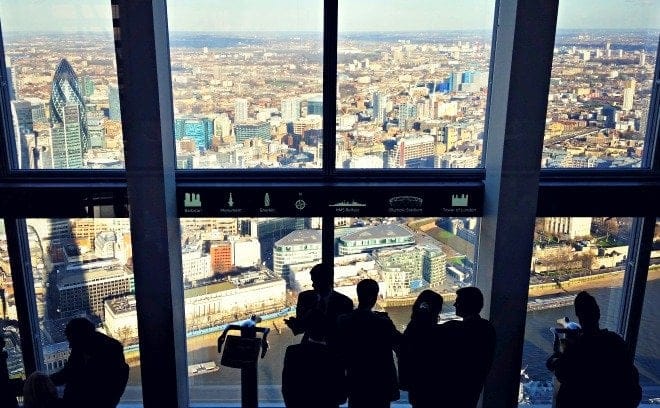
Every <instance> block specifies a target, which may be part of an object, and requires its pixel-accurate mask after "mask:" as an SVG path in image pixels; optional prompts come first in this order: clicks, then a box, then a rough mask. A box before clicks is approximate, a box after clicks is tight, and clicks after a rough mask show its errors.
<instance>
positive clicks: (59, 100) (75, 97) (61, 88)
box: [50, 59, 89, 152]
mask: <svg viewBox="0 0 660 408" xmlns="http://www.w3.org/2000/svg"><path fill="white" fill-rule="evenodd" d="M67 105H77V106H78V112H79V115H80V116H79V120H80V134H81V138H82V140H81V146H82V150H83V152H85V151H87V149H89V135H88V132H87V114H86V111H85V101H84V99H83V93H82V92H81V89H80V83H79V82H78V77H77V76H76V73H75V72H74V70H73V68H72V67H71V64H69V61H67V60H66V59H62V60H61V61H60V62H59V64H57V68H56V69H55V75H54V76H53V85H52V89H51V95H50V122H51V125H53V126H58V125H64V122H65V121H64V107H65V106H67Z"/></svg>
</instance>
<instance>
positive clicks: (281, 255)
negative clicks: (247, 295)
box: [273, 229, 321, 280]
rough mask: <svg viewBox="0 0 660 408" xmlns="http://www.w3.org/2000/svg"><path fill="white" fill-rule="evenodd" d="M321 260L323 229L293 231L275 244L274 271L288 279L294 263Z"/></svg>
mask: <svg viewBox="0 0 660 408" xmlns="http://www.w3.org/2000/svg"><path fill="white" fill-rule="evenodd" d="M320 260H321V230H312V229H304V230H298V231H293V232H292V233H290V234H289V235H287V236H286V237H284V238H282V239H280V240H279V241H277V242H275V245H274V246H273V272H275V275H276V276H281V277H283V278H284V279H287V280H288V276H289V272H290V267H291V266H292V265H298V264H306V263H312V262H317V261H320Z"/></svg>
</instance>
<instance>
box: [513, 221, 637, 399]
mask: <svg viewBox="0 0 660 408" xmlns="http://www.w3.org/2000/svg"><path fill="white" fill-rule="evenodd" d="M631 223H632V219H631V218H619V217H548V218H538V219H537V221H536V227H535V235H534V236H535V238H534V251H533V254H532V264H531V266H530V274H531V277H530V286H529V303H528V305H527V320H526V328H525V344H524V349H523V367H522V371H521V382H520V396H519V402H520V403H532V404H548V405H549V404H550V403H551V402H552V398H553V391H554V387H553V377H552V373H551V372H550V371H548V370H547V368H546V367H545V362H546V359H547V358H548V357H549V356H550V355H551V354H552V352H553V340H554V334H553V333H552V332H551V330H550V329H551V328H555V327H558V325H560V324H563V323H561V322H560V321H563V320H564V318H566V317H568V319H569V320H570V321H574V322H577V321H578V319H577V317H576V316H575V311H574V307H573V301H574V299H575V296H576V295H577V293H578V292H580V291H583V290H586V291H587V292H589V293H590V294H591V295H593V296H594V297H595V298H596V300H597V302H598V304H599V306H600V310H601V319H600V326H601V328H605V329H609V330H613V331H616V330H617V328H618V323H619V319H620V316H619V307H620V304H621V286H622V284H623V276H624V273H625V267H626V263H627V259H628V245H629V233H630V227H631Z"/></svg>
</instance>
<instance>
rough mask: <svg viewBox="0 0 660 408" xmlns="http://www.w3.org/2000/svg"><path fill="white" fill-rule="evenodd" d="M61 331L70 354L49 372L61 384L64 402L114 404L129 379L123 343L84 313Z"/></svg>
mask: <svg viewBox="0 0 660 408" xmlns="http://www.w3.org/2000/svg"><path fill="white" fill-rule="evenodd" d="M64 334H65V335H66V338H67V340H68V341H69V348H70V349H71V354H70V355H69V359H68V360H67V362H66V364H65V365H64V367H63V368H62V369H61V370H60V371H58V372H56V373H54V374H52V375H51V376H50V378H51V380H52V381H53V383H55V385H64V395H63V398H62V399H63V406H65V407H67V408H89V407H95V408H115V407H116V406H117V404H118V403H119V399H120V398H121V396H122V394H123V393H124V389H125V388H126V383H127V382H128V371H129V368H128V364H126V361H125V359H124V347H123V346H122V345H121V343H120V342H119V341H117V340H115V339H113V338H112V337H109V336H106V335H105V334H103V333H99V332H97V331H96V328H95V327H94V324H93V323H92V322H90V321H89V320H87V319H86V318H84V317H81V318H75V319H72V320H71V321H69V323H68V324H67V325H66V328H65V330H64Z"/></svg>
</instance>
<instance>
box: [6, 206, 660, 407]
mask: <svg viewBox="0 0 660 408" xmlns="http://www.w3.org/2000/svg"><path fill="white" fill-rule="evenodd" d="M630 223H631V219H629V218H609V217H607V218H604V217H600V218H591V217H580V218H575V217H573V218H571V217H552V218H544V219H538V222H537V225H536V234H535V247H534V253H533V258H532V264H531V265H530V274H531V278H530V306H529V310H530V312H529V313H530V318H531V319H532V320H534V314H533V313H535V311H536V310H541V311H543V310H547V309H556V308H558V307H566V306H569V305H570V302H572V299H573V296H574V295H573V296H565V295H566V293H567V292H568V293H570V292H572V291H574V290H576V288H579V287H581V286H580V285H585V284H586V285H591V286H589V287H593V288H598V287H601V286H602V287H607V286H614V287H617V286H620V285H621V281H622V279H623V271H624V267H625V263H626V259H627V255H628V240H629V236H628V235H629V231H630V227H631V225H630ZM27 225H28V230H27V236H28V241H29V244H30V255H31V264H32V265H33V279H34V284H35V288H34V289H35V294H36V305H37V310H38V314H39V325H40V329H41V342H42V349H43V354H44V365H45V367H46V369H47V371H48V372H54V371H56V370H57V369H59V368H61V367H62V366H63V364H64V363H65V361H66V359H67V357H68V352H69V350H68V343H67V342H66V338H65V337H64V334H63V329H64V326H65V324H66V322H67V321H68V320H69V319H70V318H72V317H76V316H81V315H82V316H86V317H88V318H89V319H91V320H93V321H94V322H95V323H96V324H97V326H98V328H99V329H100V330H103V331H104V332H106V333H107V334H109V335H111V336H113V337H115V338H117V339H118V340H120V341H121V342H122V343H123V344H124V347H125V350H126V355H127V359H128V360H129V362H130V363H131V365H132V366H133V368H134V369H138V368H139V353H138V348H137V347H138V327H137V311H136V302H135V295H134V291H135V285H134V281H133V273H132V262H131V253H132V247H131V238H130V225H129V220H128V219H125V218H114V219H111V218H107V219H28V220H27ZM321 228H322V225H321V221H320V219H317V218H181V246H182V268H183V269H182V274H181V279H182V282H183V285H184V300H185V318H186V320H185V321H186V331H187V335H188V339H189V343H188V352H189V363H190V364H191V367H192V368H193V369H191V370H190V372H189V375H190V376H191V379H192V378H193V377H194V384H198V383H200V381H201V384H202V386H201V389H203V388H204V386H206V385H208V384H209V383H208V381H211V382H212V383H219V384H223V379H222V377H217V375H218V373H217V370H218V366H217V363H216V362H215V361H216V358H217V355H216V354H215V353H217V351H214V348H213V346H212V345H213V344H214V342H215V339H216V338H217V336H218V334H219V333H220V331H221V330H222V329H223V328H224V327H225V326H226V325H227V324H231V323H234V322H240V321H242V320H244V319H248V318H249V317H250V316H251V315H254V314H256V315H259V316H263V317H264V318H265V323H264V324H267V325H269V326H270V327H271V328H272V329H275V330H276V332H277V333H278V335H277V336H276V339H275V340H274V344H278V342H283V341H293V338H292V336H291V335H290V334H289V333H288V331H287V330H286V328H285V326H284V324H283V322H282V320H281V319H282V318H283V317H285V316H287V315H289V314H290V313H293V312H294V310H295V309H294V306H295V302H296V298H297V294H298V293H299V292H300V291H302V290H306V289H310V288H311V279H310V276H309V270H310V269H311V267H312V266H313V265H315V264H317V263H319V262H320V261H321V256H322V255H321V254H322V250H321V249H322V248H321ZM334 230H335V251H334V253H335V258H334V279H335V290H337V291H339V292H341V293H344V294H346V295H347V296H349V297H351V298H353V299H354V301H356V284H357V282H359V281H360V280H361V279H364V278H367V277H369V278H372V279H375V280H376V281H377V282H378V283H379V286H380V298H379V302H378V307H379V308H382V309H383V310H386V311H388V312H390V313H391V314H392V316H393V318H394V319H395V323H396V324H397V326H398V327H399V329H400V330H403V329H404V328H405V323H406V322H407V318H408V314H407V313H406V312H405V310H407V308H408V307H409V305H410V304H412V302H413V300H414V299H415V297H416V295H417V294H418V293H419V292H420V291H421V290H423V289H432V290H435V291H437V292H439V293H441V294H442V295H443V297H445V302H446V303H447V306H446V309H445V310H444V313H443V315H442V318H443V319H451V318H456V317H455V315H453V308H452V307H451V306H449V305H451V303H452V301H451V299H452V296H453V293H454V292H455V291H456V289H458V288H460V287H463V286H468V285H471V284H473V283H474V281H473V278H474V276H473V272H474V262H475V259H474V256H475V244H476V242H477V239H478V231H479V218H447V217H426V218H391V217H390V218H383V217H372V218H335V225H334ZM658 231H660V227H659V228H658ZM657 243H658V244H659V245H660V236H658V237H657ZM0 256H1V262H0V272H1V275H0V277H1V278H2V282H1V283H2V289H3V297H4V299H3V310H2V312H3V316H6V317H7V318H13V319H15V318H16V317H17V315H16V309H15V302H14V297H13V289H12V285H11V274H10V266H9V258H8V253H7V244H6V237H5V236H4V233H3V234H0ZM658 263H660V248H658V249H657V250H654V252H653V254H652V262H651V264H652V265H654V266H652V270H650V271H649V279H657V278H658V277H660V276H658V275H659V274H658V272H660V271H659V270H658V269H656V267H657V264H658ZM557 294H560V295H562V296H563V297H561V296H560V297H557V296H554V295H557ZM564 298H567V299H568V301H567V302H565V300H566V299H564ZM535 302H536V303H535ZM278 324H279V326H278ZM545 324H546V325H551V324H552V322H551V321H550V322H546V323H545ZM8 339H9V340H8V341H10V344H11V345H12V347H9V348H8V350H9V352H10V359H9V362H10V370H11V372H12V375H21V372H22V365H21V355H20V346H19V344H20V343H19V342H18V335H17V333H14V334H13V335H12V336H10V337H9V338H8ZM281 351H282V350H279V351H278V350H275V349H274V348H273V349H272V350H271V353H275V354H273V356H274V357H272V359H271V360H270V361H271V362H264V364H263V365H265V366H266V367H269V368H270V369H271V370H269V372H270V371H277V370H276V369H273V367H271V365H273V364H274V365H275V367H277V365H278V364H281V362H280V361H277V356H279V353H281ZM214 356H215V357H214ZM280 357H281V356H280ZM200 366H201V367H205V369H204V370H202V372H201V373H200V372H198V371H199V367H200ZM195 367H196V368H195ZM205 376H207V377H209V378H210V379H212V380H210V379H207V380H204V377H205ZM134 381H137V382H134ZM265 381H266V384H270V383H272V384H279V381H280V380H279V378H278V377H277V375H275V376H274V377H273V376H271V377H269V378H268V379H267V380H265ZM268 381H270V382H268ZM538 383H539V381H536V382H529V383H526V384H527V385H526V387H527V388H525V390H528V391H529V389H530V388H529V387H531V385H530V384H535V386H538ZM129 385H130V386H131V387H133V388H135V386H138V385H139V379H138V380H132V381H131V382H129ZM131 387H129V395H133V394H131V393H130V390H131V389H132V388H131ZM537 388H538V387H537ZM546 391H547V390H546ZM200 392H201V391H200ZM219 395H220V396H222V395H225V394H222V393H220V394H219ZM521 395H522V394H521ZM526 396H527V398H535V399H536V400H537V401H544V399H547V397H548V395H547V393H545V394H539V391H538V389H535V391H529V392H527V391H526ZM530 396H531V397H530ZM133 398H136V397H135V395H133Z"/></svg>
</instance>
